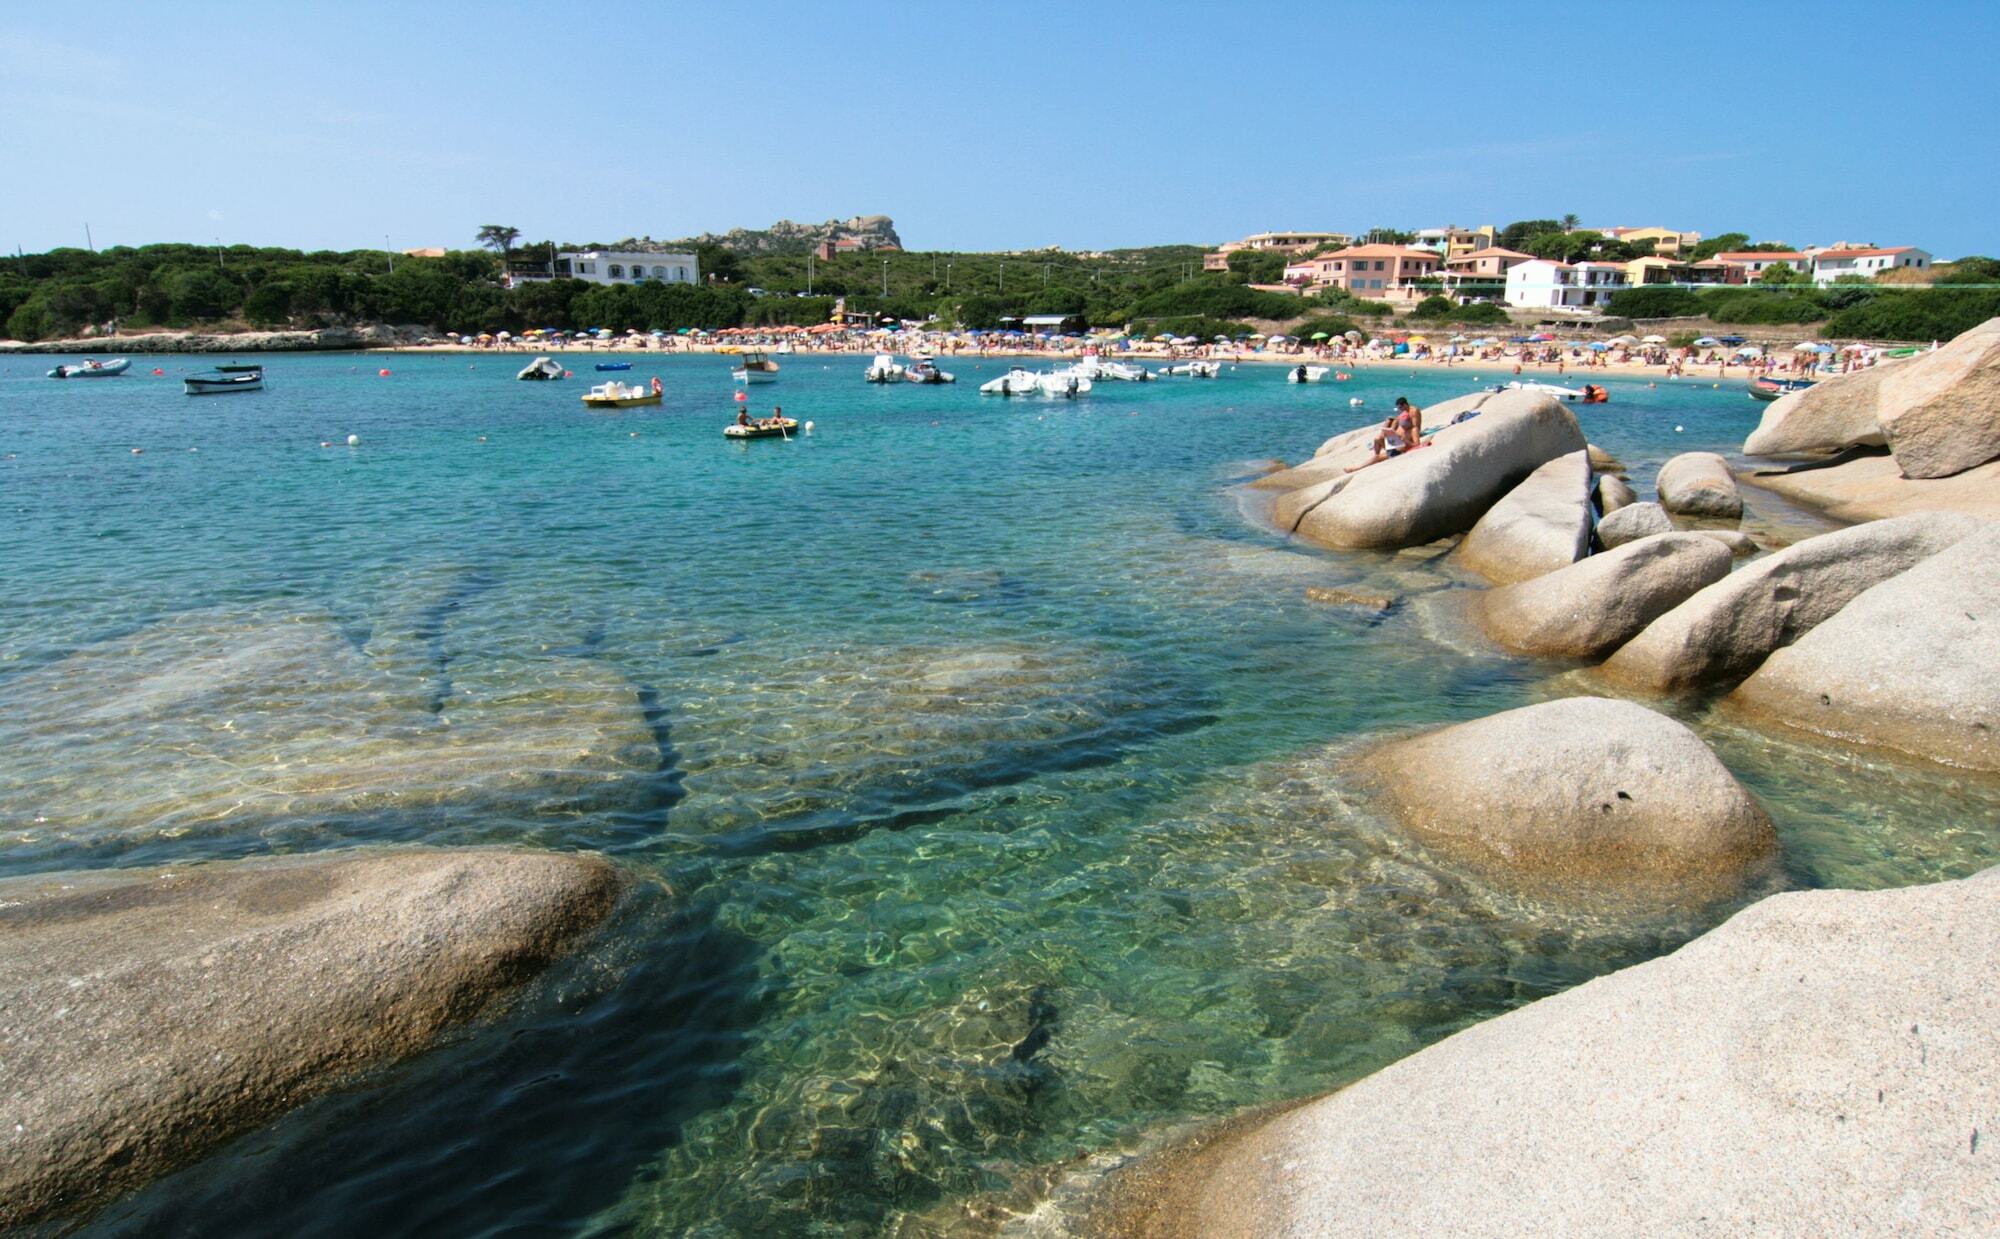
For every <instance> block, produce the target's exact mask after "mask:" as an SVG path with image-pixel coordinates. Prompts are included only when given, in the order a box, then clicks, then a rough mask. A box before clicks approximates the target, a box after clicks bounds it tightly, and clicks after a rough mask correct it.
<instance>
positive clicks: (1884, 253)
mask: <svg viewBox="0 0 2000 1239" xmlns="http://www.w3.org/2000/svg"><path fill="white" fill-rule="evenodd" d="M1915 248H1917V247H1916V246H1914V245H1897V246H1893V247H1891V248H1889V249H1885V250H1821V251H1820V252H1819V256H1820V257H1821V258H1886V257H1888V256H1889V255H1890V254H1907V253H1909V252H1910V251H1911V250H1913V249H1915Z"/></svg>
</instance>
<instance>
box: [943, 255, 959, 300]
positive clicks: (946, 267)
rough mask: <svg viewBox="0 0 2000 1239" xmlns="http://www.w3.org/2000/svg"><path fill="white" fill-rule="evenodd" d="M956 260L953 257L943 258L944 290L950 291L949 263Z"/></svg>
mask: <svg viewBox="0 0 2000 1239" xmlns="http://www.w3.org/2000/svg"><path fill="white" fill-rule="evenodd" d="M956 261H957V259H953V258H947V259H945V260H944V290H945V291H946V292H950V291H951V264H952V263H954V262H956Z"/></svg>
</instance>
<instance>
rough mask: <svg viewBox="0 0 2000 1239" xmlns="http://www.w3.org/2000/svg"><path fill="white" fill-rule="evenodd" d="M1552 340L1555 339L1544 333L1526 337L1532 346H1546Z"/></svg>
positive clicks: (1540, 332) (1539, 332)
mask: <svg viewBox="0 0 2000 1239" xmlns="http://www.w3.org/2000/svg"><path fill="white" fill-rule="evenodd" d="M1554 339H1555V337H1554V336H1552V335H1550V334H1549V333H1548V332H1546V331H1538V332H1536V333H1535V334H1534V335H1531V336H1529V337H1528V340H1529V342H1530V343H1534V344H1547V343H1549V342H1550V341H1552V340H1554Z"/></svg>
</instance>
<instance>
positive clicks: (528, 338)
mask: <svg viewBox="0 0 2000 1239" xmlns="http://www.w3.org/2000/svg"><path fill="white" fill-rule="evenodd" d="M829 326H830V325H829ZM1360 336H1361V333H1359V332H1349V333H1347V335H1345V336H1334V337H1326V338H1319V339H1298V338H1296V337H1292V336H1286V335H1264V334H1257V335H1252V336H1248V337H1244V338H1241V339H1216V340H1210V341H1202V340H1196V339H1192V338H1190V337H1185V336H1179V337H1165V336H1163V337H1156V338H1152V339H1136V338H1133V337H1130V336H1124V335H1081V336H1079V335H1029V334H1026V333H1023V332H1018V331H1008V332H967V331H930V330H921V329H913V328H906V329H902V330H888V329H882V328H877V329H843V328H833V329H831V330H829V329H827V328H826V327H819V328H804V327H777V328H753V327H732V328H725V329H722V330H719V331H712V332H711V331H684V332H675V333H666V332H658V331H655V332H639V331H630V332H625V333H622V334H621V333H613V332H610V331H592V332H556V331H549V332H530V333H524V334H522V335H518V336H517V335H512V334H510V333H507V332H499V333H496V334H491V335H489V334H479V335H458V334H457V333H450V334H448V335H447V336H446V337H445V338H443V339H439V340H426V341H424V342H422V343H419V344H415V345H410V346H405V347H406V349H407V350H408V351H414V352H428V351H447V352H449V351H475V352H489V351H490V352H514V353H527V354H551V355H553V354H558V353H564V352H574V351H580V352H589V353H629V352H651V353H723V354H732V353H739V352H743V351H764V352H772V353H822V354H829V353H830V354H850V355H864V356H865V355H871V354H875V353H902V354H910V355H915V356H940V357H993V358H1011V357H1036V358H1048V359H1055V360H1075V359H1077V358H1081V357H1086V356H1103V357H1126V358H1131V359H1133V360H1139V361H1144V360H1189V359H1193V360H1218V361H1227V362H1232V363H1234V362H1245V363H1259V362H1274V363H1280V364H1285V365H1298V364H1300V363H1302V362H1321V363H1335V364H1340V365H1349V366H1410V365H1432V366H1445V367H1449V366H1464V365H1477V366H1482V367H1506V368H1508V369H1509V370H1510V371H1511V373H1514V374H1524V373H1531V372H1544V373H1551V374H1568V373H1572V372H1594V373H1612V372H1616V373H1625V374H1635V375H1649V376H1655V377H1662V378H1681V377H1690V378H1692V377H1703V378H1707V377H1716V378H1737V379H1744V378H1757V377H1760V376H1766V375H1783V376H1792V377H1825V376H1828V375H1832V374H1845V373H1848V372H1850V371H1852V370H1855V369H1860V368H1865V367H1867V366H1872V365H1874V364H1875V363H1876V362H1877V361H1879V360H1881V359H1882V358H1884V357H1886V356H1891V355H1895V353H1897V352H1901V351H1904V350H1892V349H1891V348H1890V347H1889V346H1885V345H1877V344H1867V343H1861V342H1856V343H1851V344H1846V345H1835V344H1828V343H1825V342H1822V341H1802V342H1800V343H1798V344H1796V345H1792V346H1783V345H1777V346H1768V347H1767V346H1765V345H1760V344H1754V343H1750V342H1747V341H1745V340H1743V339H1741V338H1738V337H1720V338H1718V337H1706V336H1705V337H1701V338H1698V339H1696V340H1695V341H1693V342H1692V343H1683V344H1679V345H1673V344H1669V343H1668V342H1667V341H1666V339H1665V338H1664V337H1662V336H1657V335H1648V336H1644V337H1637V336H1630V335H1624V336H1614V337H1612V338H1610V339H1608V340H1589V339H1581V338H1575V337H1569V336H1564V337H1558V336H1556V335H1554V334H1552V333H1549V332H1546V331H1537V332H1532V333H1529V334H1525V335H1510V336H1490V335H1481V336H1474V335H1466V334H1462V333H1456V332H1426V331H1389V332H1384V333H1383V334H1381V335H1378V336H1376V337H1374V338H1372V339H1369V338H1366V337H1361V338H1356V337H1360ZM1908 351H1914V350H1908Z"/></svg>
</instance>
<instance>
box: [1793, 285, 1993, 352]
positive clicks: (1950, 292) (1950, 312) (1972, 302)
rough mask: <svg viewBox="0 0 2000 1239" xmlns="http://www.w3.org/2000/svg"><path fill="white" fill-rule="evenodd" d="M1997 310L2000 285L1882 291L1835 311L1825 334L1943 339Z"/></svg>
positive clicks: (1923, 339) (1963, 330)
mask: <svg viewBox="0 0 2000 1239" xmlns="http://www.w3.org/2000/svg"><path fill="white" fill-rule="evenodd" d="M1996 315H2000V289H1995V288H1976V289H1975V288H1951V287H1949V286H1947V287H1944V288H1923V289H1912V290H1910V291H1908V292H1903V291H1899V290H1885V291H1883V292H1882V293H1881V294H1879V295H1878V296H1875V297H1871V298H1869V299H1868V300H1867V301H1864V302H1862V303H1861V304H1859V305H1855V306H1850V307H1849V308H1847V309H1845V310H1842V311H1840V312H1839V313H1837V314H1835V315H1834V316H1833V317H1832V318H1831V319H1829V320H1827V324H1826V327H1825V328H1824V331H1825V333H1826V334H1827V335H1829V336H1836V337H1840V338H1853V339H1867V340H1906V341H1914V342H1922V341H1925V340H1949V339H1951V338H1952V337H1953V336H1955V335H1958V334H1960V333H1961V332H1965V331H1970V330H1971V329H1972V328H1974V327H1977V326H1978V325H1979V324H1981V323H1983V322H1985V321H1986V320H1987V319H1989V318H1993V317H1995V316H1996Z"/></svg>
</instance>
